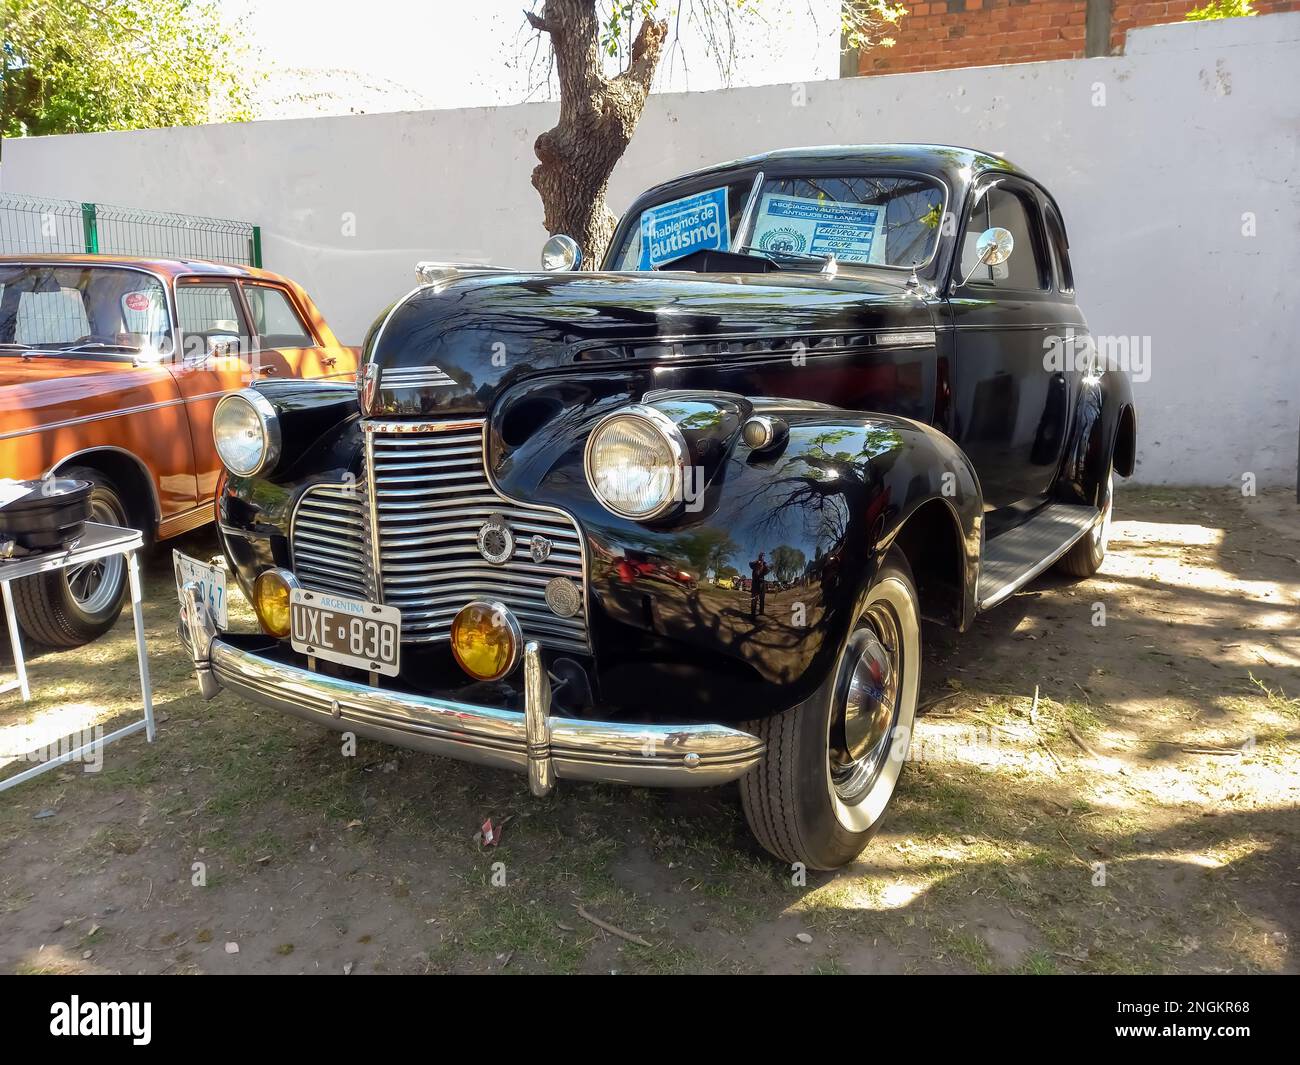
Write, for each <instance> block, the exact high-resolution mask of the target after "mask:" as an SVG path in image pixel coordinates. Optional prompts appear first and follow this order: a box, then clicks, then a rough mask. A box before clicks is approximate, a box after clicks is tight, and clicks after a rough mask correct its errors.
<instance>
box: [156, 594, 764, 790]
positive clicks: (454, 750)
mask: <svg viewBox="0 0 1300 1065" xmlns="http://www.w3.org/2000/svg"><path fill="white" fill-rule="evenodd" d="M182 601H183V605H182V607H181V623H180V632H181V637H182V639H183V640H184V642H185V644H186V645H187V648H188V650H189V652H190V655H191V657H192V659H193V661H194V670H195V674H196V676H197V678H198V682H199V690H200V692H202V694H203V697H204V698H205V699H211V698H212V697H213V696H214V695H216V694H217V692H219V691H220V690H221V689H222V688H227V689H229V690H230V691H233V692H235V693H236V694H238V695H242V696H244V697H245V698H248V699H251V700H252V701H254V702H257V703H261V704H263V705H264V706H270V707H274V708H275V709H277V710H283V711H285V712H286V713H290V714H294V715H296V716H298V717H301V718H304V719H306V720H308V721H315V722H316V723H317V724H320V725H324V726H326V727H327V728H332V729H337V730H338V731H340V732H355V733H356V734H357V735H359V736H367V737H369V738H370V739H374V740H380V741H382V742H384V743H392V744H395V745H396V746H399V747H410V748H413V749H415V750H420V751H429V752H431V753H433V754H441V755H446V756H448V757H451V758H459V759H461V760H462V761H466V762H477V763H479V764H480V765H489V766H497V767H499V768H503V769H513V770H515V771H517V772H522V773H527V774H528V787H529V789H530V790H531V791H532V793H533V794H534V795H547V794H549V793H550V792H551V791H552V790H553V789H554V787H555V783H556V781H557V780H558V779H571V780H603V781H608V782H611V783H617V784H636V785H642V786H645V787H657V788H682V787H687V788H691V787H694V788H704V787H711V786H713V785H716V784H725V783H727V782H728V781H731V780H735V779H737V778H738V777H741V776H743V775H744V774H745V773H747V772H748V771H749V770H750V769H752V768H753V767H754V766H755V765H757V764H758V762H759V760H760V759H761V758H762V757H763V742H762V741H761V740H760V739H758V738H757V737H756V736H751V735H750V734H749V733H748V732H742V731H740V730H739V729H733V728H728V727H727V726H725V725H639V724H632V723H623V722H618V721H586V720H578V719H576V718H563V717H552V716H551V713H550V710H551V683H550V678H549V677H548V676H547V674H546V670H545V668H544V667H543V665H542V658H541V651H540V649H539V647H538V645H537V644H536V643H529V644H527V645H526V647H525V648H524V712H523V713H519V712H518V711H515V710H502V709H498V708H496V707H490V706H476V705H474V704H472V703H462V702H458V701H456V700H455V699H445V698H439V697H436V696H425V695H408V694H406V693H404V692H396V691H386V690H384V689H381V688H372V687H369V686H368V685H365V684H361V683H358V682H356V681H350V680H342V679H340V678H338V677H330V676H326V675H324V674H321V673H314V672H312V671H311V670H308V669H302V668H300V667H298V666H292V665H286V664H284V663H282V662H276V661H273V660H272V659H270V658H266V657H264V656H263V655H260V654H257V653H256V652H253V651H248V650H244V649H242V648H240V647H236V646H235V645H234V644H232V643H230V642H228V641H226V640H223V639H222V638H221V637H220V636H219V635H218V633H217V630H216V626H215V625H214V624H213V621H212V618H211V615H210V614H209V612H208V610H207V608H206V606H204V604H203V603H202V601H201V599H200V597H199V590H198V585H196V584H187V585H186V586H185V589H184V592H183V595H182Z"/></svg>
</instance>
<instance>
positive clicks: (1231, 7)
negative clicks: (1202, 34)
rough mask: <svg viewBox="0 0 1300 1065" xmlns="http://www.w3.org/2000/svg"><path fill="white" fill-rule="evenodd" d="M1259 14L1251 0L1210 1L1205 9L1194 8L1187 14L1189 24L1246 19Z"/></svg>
mask: <svg viewBox="0 0 1300 1065" xmlns="http://www.w3.org/2000/svg"><path fill="white" fill-rule="evenodd" d="M1256 13H1257V12H1256V11H1255V9H1254V8H1253V7H1251V6H1250V0H1209V2H1208V3H1207V4H1206V5H1205V6H1204V7H1194V8H1192V10H1191V11H1189V12H1187V15H1186V19H1187V21H1188V22H1209V21H1210V20H1211V19H1218V18H1244V17H1245V16H1247V15H1254V14H1256Z"/></svg>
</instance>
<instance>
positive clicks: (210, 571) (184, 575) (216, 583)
mask: <svg viewBox="0 0 1300 1065" xmlns="http://www.w3.org/2000/svg"><path fill="white" fill-rule="evenodd" d="M172 565H173V567H174V568H175V570H176V591H177V592H178V593H179V592H180V590H181V589H182V588H184V587H185V585H186V584H187V583H188V582H190V581H194V582H195V583H196V584H197V585H198V586H199V601H200V602H203V603H206V604H207V607H208V612H209V613H210V614H211V615H212V616H213V617H214V618H215V619H216V622H217V628H219V629H221V630H222V631H223V632H224V631H225V629H226V628H227V627H228V626H229V624H230V614H229V611H228V610H227V608H226V571H225V570H224V569H223V568H222V567H221V566H210V565H208V563H206V562H200V561H199V560H198V559H197V558H190V556H189V555H182V554H181V553H180V552H179V551H177V550H175V549H173V550H172Z"/></svg>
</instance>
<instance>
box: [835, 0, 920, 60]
mask: <svg viewBox="0 0 1300 1065" xmlns="http://www.w3.org/2000/svg"><path fill="white" fill-rule="evenodd" d="M906 14H907V5H906V4H901V3H899V4H891V3H890V2H889V0H845V2H843V3H841V4H840V32H841V34H842V35H843V41H844V47H845V48H846V49H856V50H858V51H860V52H865V51H867V50H868V49H870V48H878V47H879V48H892V47H893V46H894V38H892V37H887V36H883V34H884V32H885V31H886V30H887V29H888V28H889V27H891V26H892V27H897V26H898V24H899V22H901V21H902V19H903V16H904V15H906Z"/></svg>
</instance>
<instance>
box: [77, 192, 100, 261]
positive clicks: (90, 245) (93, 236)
mask: <svg viewBox="0 0 1300 1065" xmlns="http://www.w3.org/2000/svg"><path fill="white" fill-rule="evenodd" d="M81 231H82V233H83V234H84V235H85V238H86V254H87V255H98V254H99V222H98V220H97V219H96V217H95V205H94V204H93V203H83V204H82V205H81Z"/></svg>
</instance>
